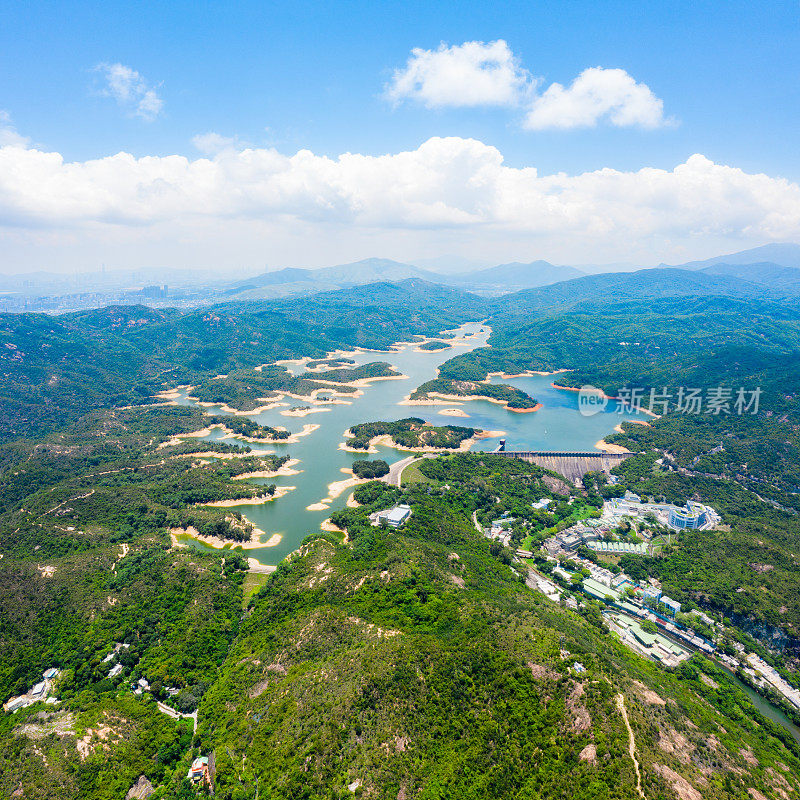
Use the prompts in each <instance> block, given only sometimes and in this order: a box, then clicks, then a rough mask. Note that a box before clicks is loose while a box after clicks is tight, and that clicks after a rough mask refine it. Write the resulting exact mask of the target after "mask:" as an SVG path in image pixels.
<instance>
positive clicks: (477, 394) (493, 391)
mask: <svg viewBox="0 0 800 800" xmlns="http://www.w3.org/2000/svg"><path fill="white" fill-rule="evenodd" d="M437 397H438V398H441V399H444V400H458V399H459V398H471V399H482V400H491V401H493V402H497V403H502V404H503V405H504V406H505V407H506V408H507V409H508V410H510V411H535V410H536V409H537V407H538V403H537V402H536V399H535V398H533V397H531V396H530V395H528V394H526V393H525V392H523V391H522V389H517V388H516V387H514V386H508V385H506V384H502V383H501V384H495V383H480V382H477V381H471V380H461V379H456V378H442V377H440V378H435V379H434V380H432V381H427V382H425V383H423V384H422V385H421V386H419V387H417V389H416V390H415V391H414V392H412V394H411V395H410V397H409V400H411V401H415V400H428V399H430V398H437Z"/></svg>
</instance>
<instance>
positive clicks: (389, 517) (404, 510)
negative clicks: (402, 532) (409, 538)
mask: <svg viewBox="0 0 800 800" xmlns="http://www.w3.org/2000/svg"><path fill="white" fill-rule="evenodd" d="M410 516H411V507H410V506H406V505H399V506H395V507H394V508H390V509H387V510H386V511H376V512H375V513H374V514H370V516H369V518H370V521H371V522H372V524H373V525H380V524H381V523H382V522H383V521H384V520H385V521H386V524H387V525H388V526H389V527H390V528H399V527H400V526H401V525H402V524H403V523H404V522H405V521H406V520H407V519H408V518H409V517H410Z"/></svg>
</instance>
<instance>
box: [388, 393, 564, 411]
mask: <svg viewBox="0 0 800 800" xmlns="http://www.w3.org/2000/svg"><path fill="white" fill-rule="evenodd" d="M576 391H577V390H576ZM428 397H430V398H434V399H435V400H437V401H445V402H444V403H441V402H428V401H427V400H412V399H411V395H409V396H408V397H406V398H404V399H403V400H401V401H400V402H399V403H398V404H397V405H399V406H428V405H431V406H435V405H449V404H450V403H454V402H456V403H457V402H463V403H469V402H471V401H473V400H485V401H486V402H487V403H494V404H495V405H497V406H503V408H504V410H505V411H510V412H512V413H513V414H530V413H533V412H534V411H539V409H541V408H543V407H544V406H543V405H542V404H541V403H539V402H537V403H536V405H535V406H533V407H532V408H512V407H511V406H510V405H509V404H508V403H507V402H506V401H505V400H498V399H497V398H496V397H486V396H485V395H480V394H466V395H463V394H442V393H441V392H429V393H428Z"/></svg>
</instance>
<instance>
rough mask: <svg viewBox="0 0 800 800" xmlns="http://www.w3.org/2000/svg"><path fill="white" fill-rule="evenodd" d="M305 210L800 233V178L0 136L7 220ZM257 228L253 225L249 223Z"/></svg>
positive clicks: (242, 222) (734, 233) (508, 228)
mask: <svg viewBox="0 0 800 800" xmlns="http://www.w3.org/2000/svg"><path fill="white" fill-rule="evenodd" d="M226 220H227V221H229V222H228V223H226V224H234V223H235V224H236V225H238V226H239V227H240V229H244V228H246V227H247V226H248V225H253V226H255V225H256V224H267V223H269V224H272V223H274V224H275V225H277V226H281V225H283V224H284V222H293V223H294V222H297V223H302V224H303V225H304V226H305V230H306V231H307V232H309V233H310V234H311V235H312V236H316V237H317V238H318V239H319V240H320V241H321V242H323V241H325V237H330V236H338V235H339V234H341V233H346V235H348V236H356V235H358V232H359V231H377V232H380V231H384V232H385V231H398V230H408V231H411V230H417V231H419V230H425V231H439V232H443V231H452V232H457V231H461V232H462V235H469V236H470V237H481V236H486V237H490V236H496V235H503V236H529V237H536V238H537V240H539V241H547V240H548V237H549V238H550V239H551V240H555V239H556V238H559V239H560V240H562V241H563V240H570V241H573V242H584V243H585V244H586V246H587V248H591V247H595V246H597V245H599V244H601V243H603V244H604V245H608V243H609V242H611V243H616V246H617V248H618V250H620V251H621V250H624V248H626V247H633V246H637V245H640V244H642V243H644V242H648V241H652V240H653V238H654V237H661V238H662V239H664V240H670V239H679V238H682V239H686V238H687V237H689V238H691V237H698V236H702V237H712V236H716V237H720V236H722V237H734V238H735V237H745V238H747V237H750V238H758V239H761V240H765V239H766V240H786V239H795V238H798V237H800V186H798V185H797V184H796V183H792V182H789V181H787V180H785V179H781V178H774V177H770V176H768V175H763V174H751V173H747V172H744V171H743V170H741V169H738V168H736V167H731V166H725V165H722V164H715V163H714V162H712V161H710V160H709V159H707V158H705V157H704V156H702V155H693V156H691V157H690V158H689V159H687V160H686V162H685V163H683V164H679V165H678V166H676V167H675V168H674V169H671V170H665V169H655V168H651V167H647V168H644V169H640V170H637V171H630V172H625V171H619V170H614V169H601V170H597V171H592V172H584V173H580V174H577V175H566V174H563V173H558V174H553V175H540V174H539V172H538V171H537V170H536V169H535V168H534V167H525V168H516V167H509V166H507V165H505V164H504V163H503V156H502V155H501V153H500V152H499V151H498V150H497V149H496V148H494V147H491V146H489V145H486V144H484V143H482V142H480V141H477V140H475V139H461V138H456V137H452V138H432V139H429V140H428V141H426V142H424V143H422V144H421V145H420V146H419V147H418V148H417V149H415V150H410V151H405V152H399V153H394V154H388V155H382V156H368V155H360V154H357V153H346V154H343V155H341V156H339V157H338V158H329V157H326V156H320V155H315V154H314V153H312V152H310V151H308V150H301V151H299V152H298V153H295V154H294V155H284V154H282V153H280V152H278V151H277V150H275V149H244V150H233V149H223V150H222V151H220V152H219V153H218V154H217V155H215V156H214V157H213V158H197V159H194V160H192V159H188V158H186V157H184V156H179V155H173V156H165V157H156V156H152V157H144V158H134V157H133V156H132V155H129V154H127V153H118V154H117V155H114V156H110V157H108V158H102V159H97V160H90V161H79V162H66V161H65V160H64V159H63V157H62V156H61V155H60V154H59V153H48V152H42V151H40V150H36V149H20V148H18V147H11V146H6V147H3V148H0V225H3V226H4V227H6V228H10V227H16V228H17V229H19V228H24V227H27V228H30V229H34V228H35V229H36V230H38V231H41V230H44V229H47V228H51V229H59V230H66V231H92V232H96V231H98V230H101V229H108V230H120V229H125V228H127V229H131V230H133V229H135V230H138V231H142V230H143V229H144V228H147V227H148V226H150V227H155V226H164V225H183V226H189V227H191V226H195V227H196V228H197V229H198V230H206V229H210V227H212V226H213V225H215V224H217V223H221V222H222V221H226ZM254 229H255V228H254Z"/></svg>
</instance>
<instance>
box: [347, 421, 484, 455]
mask: <svg viewBox="0 0 800 800" xmlns="http://www.w3.org/2000/svg"><path fill="white" fill-rule="evenodd" d="M476 433H479V431H476V430H475V429H474V428H462V427H459V426H457V425H442V426H436V425H428V424H427V423H426V422H425V420H424V419H420V418H419V417H408V418H406V419H399V420H397V421H396V422H363V423H360V424H358V425H353V426H352V427H351V428H350V430H349V431H348V432H347V434H346V437H345V444H346V446H347V447H348V448H349V449H352V450H369V449H370V447H371V446H372V444H373V443H374V442H375V441H376V440H378V439H380V438H382V437H389V439H390V440H391V441H392V442H394V444H396V445H397V446H398V447H401V448H407V449H409V450H420V449H423V450H424V449H430V450H458V449H459V448H461V447H463V445H464V443H469V442H470V441H471V440H472V439H473V438H474V437H475V435H476Z"/></svg>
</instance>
